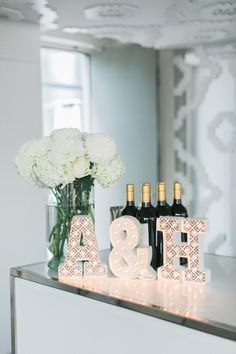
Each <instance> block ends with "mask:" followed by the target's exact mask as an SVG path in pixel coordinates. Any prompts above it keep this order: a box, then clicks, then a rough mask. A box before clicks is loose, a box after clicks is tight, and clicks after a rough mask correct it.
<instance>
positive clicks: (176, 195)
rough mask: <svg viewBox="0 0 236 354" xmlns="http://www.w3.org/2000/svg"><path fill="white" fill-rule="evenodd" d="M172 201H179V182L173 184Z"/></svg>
mask: <svg viewBox="0 0 236 354" xmlns="http://www.w3.org/2000/svg"><path fill="white" fill-rule="evenodd" d="M173 192H174V199H181V195H182V187H181V183H180V182H174V191H173Z"/></svg>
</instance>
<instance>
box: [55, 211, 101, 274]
mask: <svg viewBox="0 0 236 354" xmlns="http://www.w3.org/2000/svg"><path fill="white" fill-rule="evenodd" d="M58 274H59V280H63V278H81V277H104V276H107V266H106V264H103V263H102V262H101V260H100V256H99V251H98V247H97V241H96V237H95V233H94V226H93V222H92V219H91V218H90V217H89V216H84V215H82V216H74V217H73V219H72V223H71V230H70V237H69V240H68V248H67V252H66V257H65V262H64V264H63V265H62V266H60V267H59V270H58Z"/></svg>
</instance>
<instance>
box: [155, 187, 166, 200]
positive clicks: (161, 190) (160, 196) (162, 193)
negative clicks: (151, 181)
mask: <svg viewBox="0 0 236 354" xmlns="http://www.w3.org/2000/svg"><path fill="white" fill-rule="evenodd" d="M157 200H159V201H161V202H162V201H165V200H166V184H165V182H159V183H158V185H157Z"/></svg>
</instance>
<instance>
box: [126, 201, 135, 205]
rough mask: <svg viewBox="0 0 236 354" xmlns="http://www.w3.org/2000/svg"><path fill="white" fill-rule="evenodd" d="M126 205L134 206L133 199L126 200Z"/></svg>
mask: <svg viewBox="0 0 236 354" xmlns="http://www.w3.org/2000/svg"><path fill="white" fill-rule="evenodd" d="M126 206H134V201H133V200H127V202H126Z"/></svg>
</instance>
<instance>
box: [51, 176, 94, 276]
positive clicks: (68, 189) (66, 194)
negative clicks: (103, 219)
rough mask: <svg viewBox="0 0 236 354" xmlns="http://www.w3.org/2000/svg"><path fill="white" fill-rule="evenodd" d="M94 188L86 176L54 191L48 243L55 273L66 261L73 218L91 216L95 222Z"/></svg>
mask: <svg viewBox="0 0 236 354" xmlns="http://www.w3.org/2000/svg"><path fill="white" fill-rule="evenodd" d="M93 186H94V180H93V178H92V177H91V176H86V177H83V178H78V179H76V180H75V181H74V182H73V183H69V184H67V185H66V186H64V187H63V186H58V187H55V188H53V189H52V193H53V195H54V197H55V198H54V200H55V202H54V203H51V204H48V205H47V242H48V249H49V251H50V253H51V256H52V257H51V259H50V260H49V262H48V267H49V268H50V269H52V270H54V271H57V270H58V267H59V265H60V264H61V263H63V261H64V256H65V252H66V247H67V241H68V237H69V234H70V226H71V220H72V218H73V216H74V215H89V216H90V217H91V218H92V220H93V222H94V193H93V190H94V187H93Z"/></svg>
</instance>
